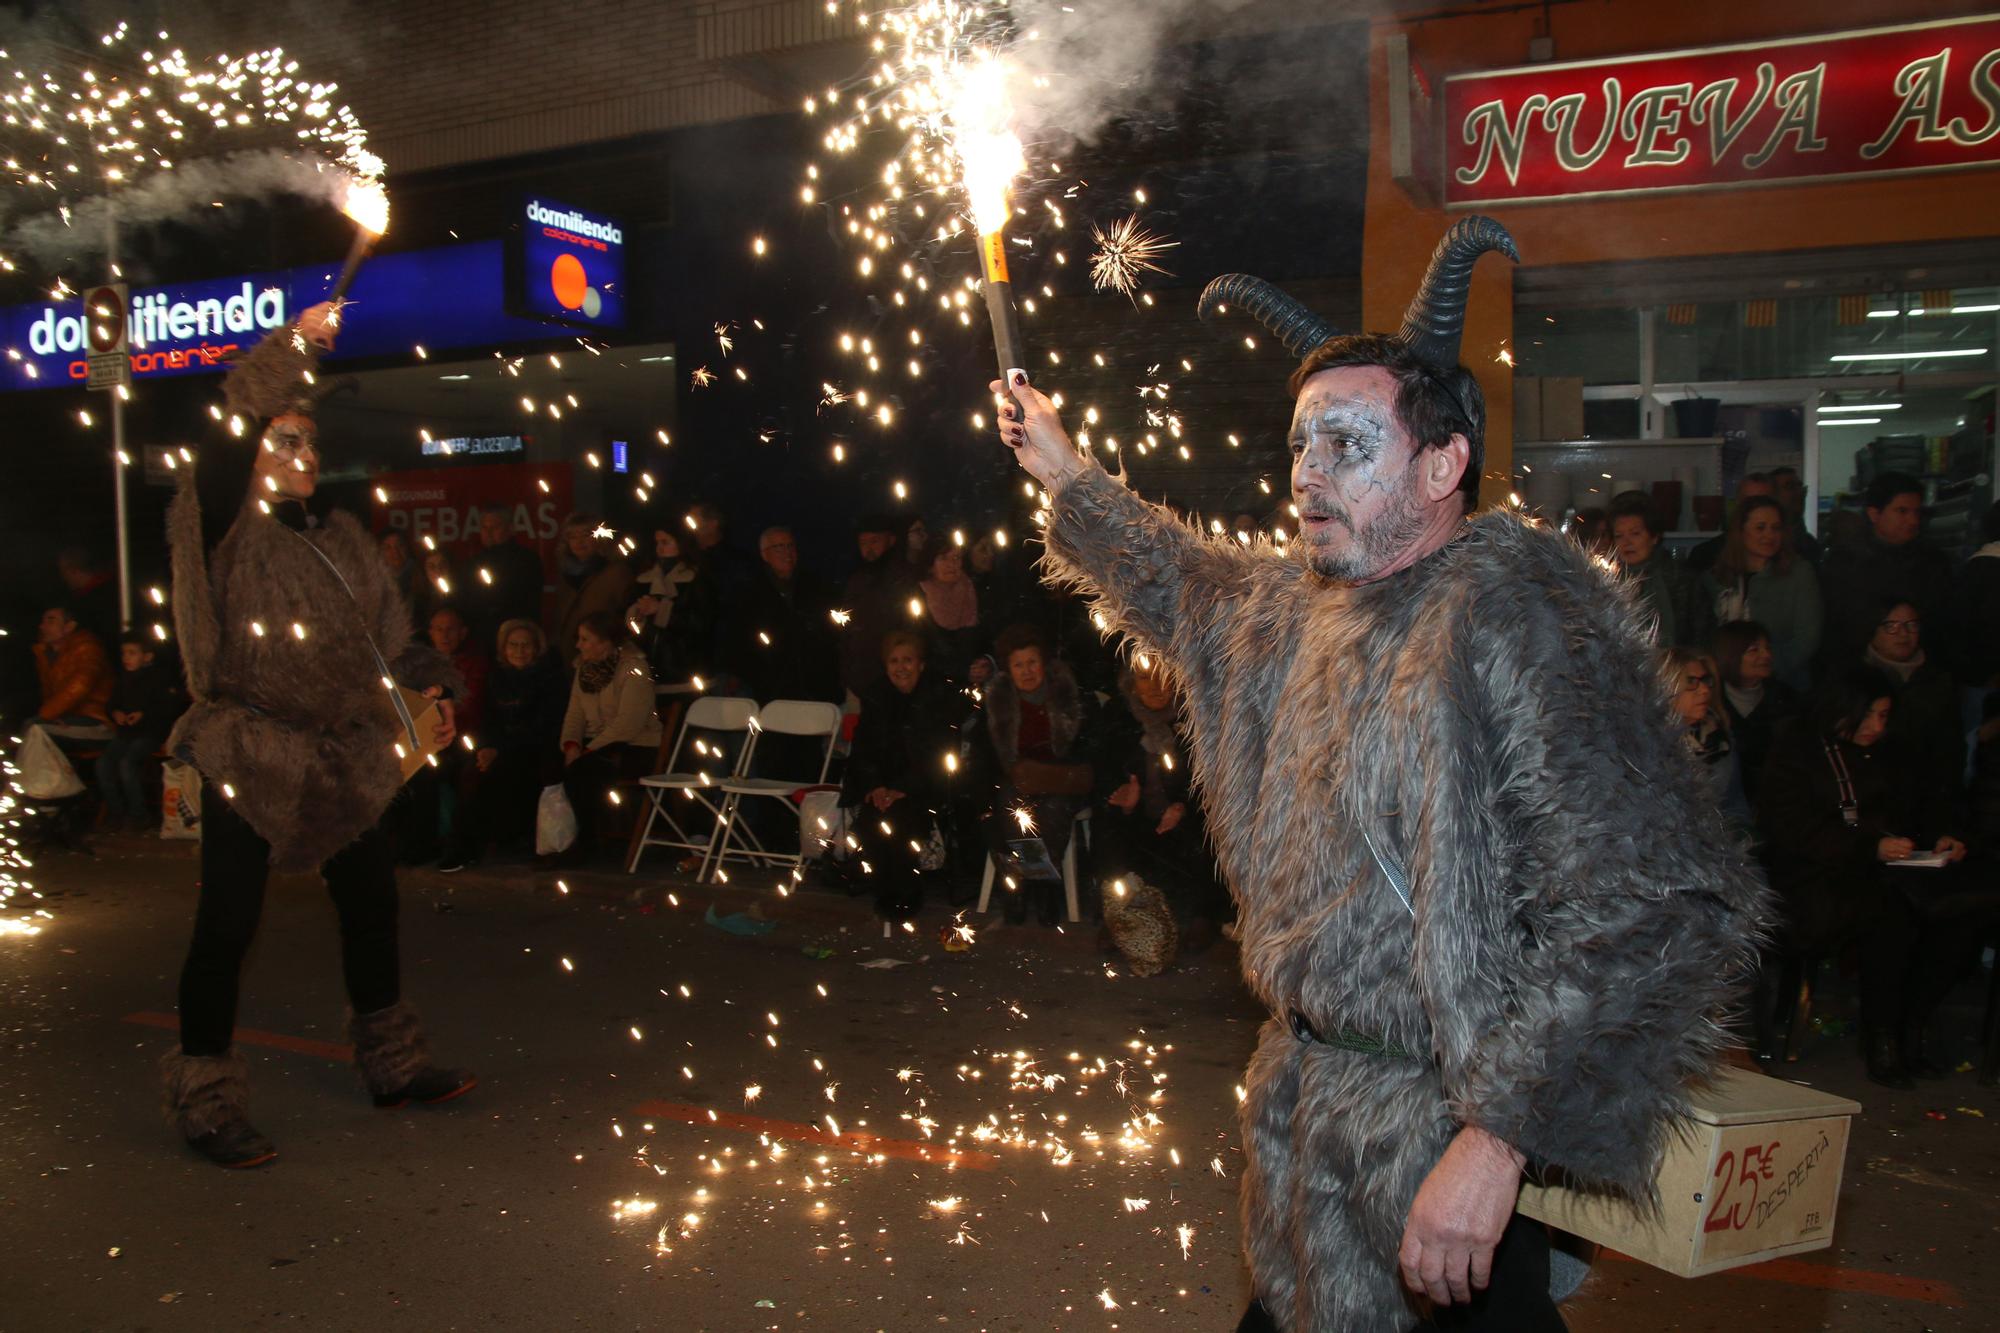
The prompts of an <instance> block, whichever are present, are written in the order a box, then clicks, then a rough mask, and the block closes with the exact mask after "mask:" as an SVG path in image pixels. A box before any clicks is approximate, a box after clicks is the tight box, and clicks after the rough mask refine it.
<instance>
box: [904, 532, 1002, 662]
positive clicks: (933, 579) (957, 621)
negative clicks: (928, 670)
mask: <svg viewBox="0 0 2000 1333" xmlns="http://www.w3.org/2000/svg"><path fill="white" fill-rule="evenodd" d="M920 587H921V589H922V592H923V607H924V612H925V626H924V628H925V630H926V631H927V632H928V635H929V638H930V652H929V656H930V659H931V660H932V661H933V662H936V663H937V664H938V668H939V670H940V671H941V672H943V674H944V675H945V676H947V677H948V678H949V679H951V680H964V679H965V678H966V673H967V671H968V670H969V669H970V667H971V665H972V660H973V659H974V658H975V657H978V656H979V655H980V653H981V652H983V651H984V650H985V647H986V644H985V636H984V635H983V634H982V633H981V632H980V627H979V589H978V588H977V587H975V586H974V584H973V582H972V577H971V576H970V575H969V574H967V573H966V572H965V551H964V549H963V548H961V547H959V546H957V545H956V544H954V543H952V542H939V543H937V544H936V546H934V547H933V548H932V550H931V558H930V573H929V575H928V577H926V578H925V579H924V580H923V582H922V584H921V585H920Z"/></svg>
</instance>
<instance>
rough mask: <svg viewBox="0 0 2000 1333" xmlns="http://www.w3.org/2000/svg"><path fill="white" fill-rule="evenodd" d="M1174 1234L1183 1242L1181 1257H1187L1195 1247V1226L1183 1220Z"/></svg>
mask: <svg viewBox="0 0 2000 1333" xmlns="http://www.w3.org/2000/svg"><path fill="white" fill-rule="evenodd" d="M1174 1236H1175V1238H1176V1239H1177V1240H1179V1241H1180V1243H1181V1258H1183V1259H1185V1258H1187V1257H1188V1253H1189V1251H1191V1250H1192V1249H1193V1248H1194V1228H1193V1227H1191V1226H1189V1225H1188V1224H1187V1223H1185V1222H1183V1223H1181V1224H1180V1225H1179V1226H1178V1227H1175V1228H1174Z"/></svg>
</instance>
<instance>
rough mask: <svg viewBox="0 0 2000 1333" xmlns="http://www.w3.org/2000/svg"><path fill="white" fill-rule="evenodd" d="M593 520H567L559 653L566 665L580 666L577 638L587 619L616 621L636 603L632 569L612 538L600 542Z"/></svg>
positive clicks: (560, 562)
mask: <svg viewBox="0 0 2000 1333" xmlns="http://www.w3.org/2000/svg"><path fill="white" fill-rule="evenodd" d="M598 527H599V523H598V520H597V517H596V516H595V515H594V514H581V513H579V514H571V515H570V516H569V517H568V518H566V519H564V520H563V546H562V553H561V555H560V557H559V558H558V560H557V573H558V575H559V578H558V581H557V588H556V650H557V651H558V652H560V653H561V654H562V655H563V664H564V665H565V666H567V665H570V664H572V663H574V662H575V660H576V636H577V629H578V627H580V626H581V625H582V624H583V622H584V618H585V617H587V616H594V615H598V614H600V613H602V614H605V615H612V616H616V615H618V614H619V613H621V612H622V611H624V610H625V608H626V607H627V606H628V605H630V603H631V600H632V599H631V589H632V566H630V565H628V564H626V563H625V558H624V557H623V556H622V555H620V554H619V553H618V548H617V546H616V545H615V544H614V543H613V542H612V541H611V539H610V538H609V537H599V536H598V535H597V530H598Z"/></svg>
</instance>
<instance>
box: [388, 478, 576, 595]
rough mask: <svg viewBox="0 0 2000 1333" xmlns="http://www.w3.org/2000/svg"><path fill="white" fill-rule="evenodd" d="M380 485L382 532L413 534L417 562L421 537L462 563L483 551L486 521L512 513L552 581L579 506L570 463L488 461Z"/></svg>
mask: <svg viewBox="0 0 2000 1333" xmlns="http://www.w3.org/2000/svg"><path fill="white" fill-rule="evenodd" d="M373 486H374V500H375V523H374V526H375V530H376V531H378V532H380V531H382V530H383V529H386V528H396V529H398V530H400V531H402V532H406V533H408V534H409V535H410V545H411V547H412V548H413V549H412V554H413V555H414V556H415V557H416V558H418V559H422V558H423V544H422V541H421V538H423V537H424V536H426V535H428V536H430V537H431V538H432V539H433V540H435V541H436V542H437V544H438V545H439V546H440V547H441V548H443V549H444V550H445V551H448V552H450V554H451V555H452V557H453V559H455V560H460V559H462V558H463V557H466V556H469V555H471V554H472V552H473V550H474V548H476V547H477V546H478V545H479V516H480V515H481V514H483V513H485V512H486V511H487V510H489V509H498V510H500V511H501V512H502V513H504V514H506V515H507V524H508V527H509V529H510V530H511V531H512V532H513V534H514V537H515V539H516V540H517V541H523V542H526V543H527V544H528V545H530V546H532V547H534V548H535V551H536V552H537V553H538V554H539V555H540V556H541V557H542V570H543V574H544V575H545V577H547V578H549V579H551V580H552V579H553V578H554V576H555V567H556V556H557V545H558V543H559V542H560V540H561V538H562V521H563V519H564V518H565V517H566V516H567V515H568V514H569V512H570V510H571V507H572V504H571V486H570V465H569V464H568V463H482V464H477V465H474V466H470V467H440V468H425V469H423V470H421V471H416V472H385V473H382V474H381V475H380V476H377V477H376V478H375V479H374V482H373Z"/></svg>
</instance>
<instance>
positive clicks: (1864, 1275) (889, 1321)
mask: <svg viewBox="0 0 2000 1333" xmlns="http://www.w3.org/2000/svg"><path fill="white" fill-rule="evenodd" d="M33 877H34V880H35V882H36V884H37V886H38V887H39V888H40V889H41V890H42V891H43V892H45V893H46V894H48V895H49V896H48V901H47V906H48V910H49V911H50V913H51V917H50V919H49V920H47V921H46V922H44V926H45V929H44V930H43V932H42V933H41V934H40V935H37V936H34V937H30V938H23V937H11V936H8V937H0V995H4V1001H3V1002H0V1003H4V1009H0V1012H4V1014H5V1023H4V1028H3V1029H0V1030H4V1041H0V1107H4V1110H0V1333H13V1331H14V1330H43V1329H51V1330H69V1329H146V1330H178V1329H201V1330H214V1329H238V1328H243V1329H250V1328H259V1329H261V1328H280V1327H285V1328H290V1327H307V1328H325V1329H377V1328H395V1327H407V1328H419V1327H421V1328H426V1329H565V1328H590V1329H626V1328H630V1329H648V1330H655V1329H660V1330H717V1331H718V1333H738V1331H748V1330H760V1329H783V1328H795V1327H796V1328H821V1329H834V1330H870V1329H882V1330H916V1329H962V1330H996V1331H999V1330H1043V1329H1088V1330H1099V1329H1103V1330H1110V1329H1144V1328H1153V1329H1187V1330H1215V1331H1216V1333H1223V1331H1225V1330H1229V1329H1232V1328H1234V1327H1235V1321H1236V1319H1237V1317H1238V1316H1239V1315H1240V1313H1241V1311H1242V1308H1243V1304H1244V1301H1245V1294H1246V1287H1245V1281H1244V1277H1243V1273H1242V1267H1241V1262H1242V1261H1241V1249H1240V1246H1239V1244H1238V1242H1237V1239H1236V1222H1235V1219H1236V1209H1237V1188H1238V1180H1239V1177H1240V1174H1241V1168H1242V1158H1241V1154H1240V1152H1239V1151H1238V1148H1237V1142H1236V1132H1235V1105H1236V1100H1237V1093H1236V1085H1237V1083H1238V1082H1239V1080H1240V1078H1241V1074H1242V1069H1243V1065H1244V1062H1245V1060H1246V1058H1247V1056H1248V1054H1249V1052H1250V1049H1251V1046H1252V1044H1253V1040H1254V1034H1255V1031H1256V1028H1257V1024H1258V1023H1259V1022H1260V1021H1261V1018H1262V1014H1261V1013H1260V1011H1259V1010H1258V1009H1257V1007H1256V1006H1255V1004H1254V1003H1253V1002H1252V1001H1251V1000H1250V999H1249V998H1248V997H1247V995H1245V993H1244V992H1243V990H1242V988H1241V986H1240V984H1239V983H1238V981H1237V978H1236V960H1235V954H1234V950H1233V947H1232V946H1230V945H1229V944H1227V943H1226V942H1225V943H1224V944H1221V945H1218V946H1217V947H1216V948H1214V949H1212V950H1210V951H1209V952H1208V953H1207V954H1205V955H1202V956H1200V957H1197V958H1193V959H1186V960H1183V961H1182V963H1181V965H1180V966H1178V967H1177V968H1175V969H1173V970H1171V971H1169V972H1167V973H1165V974H1162V975H1160V976H1156V977H1150V978H1138V977H1134V976H1132V975H1130V974H1129V973H1128V972H1127V970H1126V968H1125V966H1124V964H1123V962H1122V960H1120V959H1118V958H1117V957H1115V956H1112V955H1104V954H1100V953H1099V952H1098V950H1097V947H1096V939H1095V931H1094V929H1093V928H1091V927H1089V926H1083V927H1074V926H1072V927H1069V928H1067V929H1066V930H1064V931H1062V932H1055V931H1045V930H1043V929H1041V928H1039V927H1034V926H1029V927H1023V928H1015V929H992V930H989V929H986V928H984V927H983V926H980V928H978V929H977V930H976V932H975V934H974V937H973V939H972V940H971V942H970V946H969V947H968V948H966V949H964V950H962V951H951V950H948V949H947V948H946V947H945V940H944V938H943V933H944V932H946V931H948V928H949V926H950V924H951V921H952V917H951V914H950V913H948V912H946V911H945V910H943V909H942V908H941V907H940V908H933V909H932V911H931V912H930V914H928V915H927V916H926V917H925V919H924V921H923V922H922V923H921V926H920V928H919V929H918V930H916V931H914V932H898V933H897V934H896V936H895V937H894V938H892V939H888V940H885V939H883V938H882V935H881V931H880V926H879V924H878V923H877V922H876V921H875V920H874V919H873V917H872V916H871V915H870V913H869V911H868V908H867V904H866V902H865V901H862V900H850V899H846V898H844V897H839V896H835V895H829V894H825V893H819V892H814V891H807V892H803V893H799V894H795V895H792V896H789V897H781V896H780V895H779V894H778V893H777V892H775V889H774V884H775V882H776V879H777V876H776V875H775V873H766V874H758V875H751V876H749V877H748V879H749V880H750V881H753V882H750V883H746V881H745V877H744V876H740V875H739V876H738V878H737V882H736V884H735V885H734V886H732V887H730V888H727V889H721V890H717V889H713V888H709V887H706V886H701V887H697V886H693V885H690V884H688V883H686V882H685V881H677V880H673V879H670V878H666V877H663V876H662V875H659V874H655V873H648V874H643V875H641V876H639V877H637V878H635V879H628V878H626V877H624V876H622V875H619V874H617V873H615V872H611V871H606V872H603V873H588V874H579V875H574V876H567V877H565V880H564V883H565V885H566V886H567V888H568V890H569V891H568V892H563V891H561V890H559V889H558V888H557V886H556V884H555V881H554V880H553V878H552V877H547V876H544V877H536V876H533V875H531V874H530V873H529V872H528V871H527V870H526V869H524V868H514V869H506V868H484V869H480V870H475V871H471V872H468V873H466V874H463V875H458V876H452V877H444V876H440V875H437V874H435V873H434V872H427V871H411V872H407V873H406V875H405V878H404V915H403V923H404V929H403V938H404V977H405V991H406V994H407V996H408V997H409V998H410V999H411V1000H412V1001H413V1002H414V1003H416V1004H417V1005H418V1006H419V1007H420V1009H421V1010H422V1012H423V1013H424V1015H425V1017H426V1019H427V1021H428V1024H429V1027H430V1030H431V1033H432V1037H433V1041H434V1044H435V1046H436V1050H437V1054H438V1055H439V1057H440V1058H441V1059H442V1060H443V1061H445V1062H450V1063H460V1064H464V1065H467V1066H470V1067H472V1068H474V1069H476V1070H477V1071H478V1072H479V1074H480V1078H481V1083H480V1086H479V1087H478V1089H477V1090H476V1091H474V1092H473V1093H472V1094H471V1095H470V1096H468V1097H466V1098H464V1099H462V1100H461V1101H459V1102H456V1103H453V1104H451V1105H449V1106H446V1107H439V1108H413V1109H407V1110H399V1111H393V1112H384V1111H378V1110H375V1109H374V1108H372V1107H371V1106H370V1105H369V1103H368V1100H367V1098H366V1097H365V1096H364V1095H363V1094H362V1092H361V1090H360V1088H359V1086H358V1084H357V1082H356V1080H355V1077H354V1075H353V1073H352V1071H351V1070H350V1069H349V1068H348V1067H347V1066H346V1064H345V1063H344V1060H343V1058H342V1056H343V1052H342V1050H341V1046H342V1043H344V1042H345V1039H346V1038H345V1033H344V1030H343V1019H342V1003H343V997H342V995H341V990H340V983H339V973H338V965H337V955H336V947H337V946H336V937H335V933H334V930H333V919H332V911H331V908H330V906H329V904H328V903H327V901H326V899H325V895H324V893H323V891H321V890H320V888H319V886H318V885H317V883H316V882H315V881H312V880H309V879H304V878H289V879H279V880H276V881H274V883H273V886H272V890H271V893H270V898H269V902H268V905H267V908H266V912H265V918H264V926H263V931H262V935H261V937H260V940H259V943H258V947H257V950H256V953H255V954H254V956H253V958H252V960H251V963H250V965H249V968H248V970H247V974H246V977H245V982H244V1003H243V1009H242V1013H241V1016H240V1023H241V1025H242V1026H241V1028H240V1029H239V1042H240V1044H241V1045H242V1046H243V1048H244V1050H245V1051H246V1052H247V1054H248V1056H249V1059H250V1063H251V1071H252V1073H251V1077H252V1097H253V1110H254V1113H255V1119H256V1122H257V1124H258V1125H259V1127H260V1128H262V1129H263V1130H264V1131H265V1132H266V1133H268V1134H270V1135H271V1136H272V1137H273V1138H274V1139H275V1140H276V1141H277V1142H278V1145H279V1148H280V1152H281V1155H280V1157H279V1159H278V1160H277V1161H276V1162H275V1163H274V1164H273V1165H271V1166H270V1167H268V1168H266V1169H263V1170H258V1171H251V1172H225V1171H221V1170H218V1169H216V1168H214V1167H212V1166H209V1165H207V1164H206V1163H203V1162H201V1161H198V1160H197V1159H195V1158H194V1157H193V1156H192V1155H191V1154H190V1153H188V1152H187V1151H186V1150H185V1149H184V1148H183V1147H182V1146H181V1145H180V1144H179V1143H178V1142H177V1141H176V1140H175V1139H174V1137H173V1136H172V1134H171V1133H170V1132H169V1131H168V1130H167V1129H166V1128H165V1126H164V1124H163V1122H162V1120H161V1116H160V1112H159V1105H158V1092H157V1081H156V1078H155V1070H154V1061H155V1060H156V1058H157V1056H158V1054H159V1053H160V1052H161V1051H162V1050H164V1049H166V1047H167V1046H168V1044H169V1043H170V1041H171V1039H172V1037H171V1031H170V1025H171V1021H172V1018H171V1016H172V1009H173V992H174V979H175V976H176V973H177V970H178V967H179V963H180V958H181V949H182V947H183V945H184V944H185V940H186V932H187V929H188V925H189V922H190V920H191V916H192V907H193V900H194V893H195V860H194V852H193V849H192V847H191V846H188V845H180V844H174V845H169V844H161V843H159V842H157V841H153V840H148V839H138V838H123V839H119V838H108V839H103V840H100V842H99V844H98V847H97V851H96V855H95V856H94V857H91V858H86V857H83V856H77V855H70V854H63V855H54V856H51V857H49V858H47V859H46V860H44V862H43V863H42V864H40V865H38V866H37V867H36V868H35V870H34V871H33ZM711 906H714V907H715V909H716V911H717V913H718V914H719V919H721V920H723V922H724V924H725V925H735V926H738V927H741V928H748V929H761V928H762V926H763V924H765V923H768V924H769V926H770V929H769V930H768V933H763V934H755V935H747V934H737V933H732V932H731V931H729V930H727V929H724V928H722V927H721V926H718V925H716V924H712V923H711V922H710V921H709V920H707V917H708V914H709V908H710V907H711ZM746 911H755V912H756V913H758V914H759V915H761V916H762V917H763V918H764V921H763V922H759V921H756V920H754V919H751V918H749V917H747V916H737V915H735V914H738V913H745V912H746ZM973 924H974V925H975V926H979V923H978V922H973ZM885 963H893V964H894V965H892V966H883V964H885ZM163 1024H164V1025H167V1026H162V1025H163ZM1793 1073H1794V1075H1795V1076H1796V1077H1798V1078H1800V1079H1802V1080H1805V1081H1808V1082H1811V1083H1813V1084H1815V1085H1816V1086H1822V1087H1826V1088H1829V1089H1832V1090H1834V1091H1837V1092H1840V1093H1843V1094H1845V1095H1848V1096H1852V1097H1854V1098H1855V1099H1856V1100H1858V1101H1860V1102H1862V1103H1863V1105H1864V1107H1865V1108H1866V1111H1865V1114H1864V1115H1863V1116H1862V1117H1861V1118H1860V1119H1859V1120H1857V1122H1856V1124H1855V1128H1854V1136H1853V1140H1852V1142H1851V1144H1850V1147H1849V1150H1848V1156H1847V1164H1846V1177H1845V1184H1844V1187H1843V1190H1842V1196H1841V1205H1840V1216H1839V1223H1838V1229H1837V1235H1836V1241H1837V1244H1836V1245H1835V1247H1834V1248H1833V1249H1831V1250H1827V1251H1822V1252H1820V1253H1816V1254H1809V1255H1805V1256H1801V1257H1799V1258H1796V1259H1792V1260H1787V1261H1781V1262H1778V1263H1774V1264H1768V1265H1762V1266H1758V1267H1756V1268H1751V1269H1747V1270H1740V1271H1738V1272H1734V1273H1731V1274H1726V1275H1722V1276H1716V1277H1710V1278H1705V1279H1701V1280H1699V1281H1693V1282H1689V1281H1684V1280H1681V1279H1678V1278H1673V1277H1669V1276H1667V1275H1665V1274H1662V1273H1660V1272H1658V1271H1656V1270H1653V1269H1650V1268H1647V1267H1645V1266H1643V1265H1640V1264H1638V1263H1635V1262H1633V1261H1630V1260H1626V1259H1621V1258H1617V1257H1615V1256H1613V1257H1607V1258H1604V1259H1602V1260H1600V1262H1599V1263H1598V1265H1597V1267H1596V1271H1595V1273H1594V1275H1593V1277H1592V1278H1591V1280H1590V1282H1589V1284H1588V1285H1587V1286H1586V1288H1585V1289H1584V1291H1583V1293H1582V1294H1581V1295H1580V1296H1579V1297H1578V1298H1577V1299H1576V1300H1575V1301H1573V1302H1572V1303H1571V1304H1570V1305H1569V1306H1568V1307H1566V1313H1567V1315H1568V1318H1569V1321H1570V1325H1571V1327H1572V1328H1573V1329H1576V1330H1578V1331H1579V1333H1599V1331H1606V1333H1608V1331H1609V1330H1633V1329H1690V1330H1696V1329H1716V1330H1730V1331H1731V1333H1735V1331H1736V1330H1742V1329H1751V1328H1755V1329H1759V1330H1763V1329H1769V1330H1776V1331H1778V1333H1788V1331H1790V1330H1807V1329H1822V1328H1824V1329H1839V1330H1857V1331H1858V1330H1871V1331H1872V1330H1885V1329H1912V1330H1914V1329H1940V1330H1945V1329H1979V1328H1989V1327H1991V1326H1992V1323H1993V1319H1992V1316H1991V1314H1990V1311H1991V1310H1992V1308H1994V1303H1995V1301H1996V1299H2000V1277H1996V1276H1995V1275H1994V1271H1993V1269H1992V1267H1991V1265H1990V1264H1989V1263H1987V1262H1986V1256H1987V1255H1988V1254H1990V1253H1991V1252H1992V1247H1993V1245H1994V1242H1995V1234H1994V1233H1995V1228H1996V1223H2000V1193H1996V1189H1995V1182H1996V1175H2000V1152H1996V1150H1995V1139H1994V1135H1995V1121H1996V1120H2000V1097H1996V1096H1995V1094H1994V1093H1993V1092H1992V1091H1990V1090H1984V1089H1980V1088H1978V1087H1977V1086H1976V1085H1975V1084H1974V1083H1973V1081H1972V1078H1971V1076H1970V1075H1969V1074H1963V1075H1960V1076H1958V1077H1957V1078H1956V1079H1954V1080H1953V1081H1951V1082H1949V1083H1945V1084H1927V1085H1925V1086H1924V1087H1923V1088H1922V1090H1921V1091H1920V1092H1919V1093H1917V1094H1914V1095H1891V1094H1884V1093H1882V1092H1881V1091H1880V1090H1878V1089H1874V1088H1872V1087H1871V1086H1870V1085H1868V1084H1867V1083H1866V1082H1865V1081H1863V1080H1862V1078H1861V1077H1860V1071H1859V1068H1858V1061H1857V1060H1856V1058H1855V1056H1854V1055H1853V1053H1852V1051H1851V1050H1850V1049H1849V1048H1848V1047H1847V1045H1846V1044H1844V1043H1841V1042H1838V1041H1832V1040H1823V1041H1820V1042H1819V1043H1817V1044H1816V1045H1815V1046H1813V1047H1812V1048H1811V1049H1809V1050H1808V1052H1807V1054H1806V1057H1805V1059H1804V1060H1802V1061H1801V1062H1800V1064H1798V1065H1796V1066H1794V1067H1793ZM1982 1112H1983V1113H1984V1114H1981V1113H1982Z"/></svg>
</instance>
